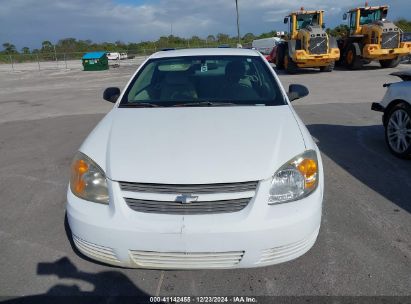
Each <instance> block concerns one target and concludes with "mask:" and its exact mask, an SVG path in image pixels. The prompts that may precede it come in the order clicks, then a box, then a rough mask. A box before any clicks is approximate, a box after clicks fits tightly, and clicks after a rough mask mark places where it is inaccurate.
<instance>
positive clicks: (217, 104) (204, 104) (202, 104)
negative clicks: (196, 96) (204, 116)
mask: <svg viewBox="0 0 411 304" xmlns="http://www.w3.org/2000/svg"><path fill="white" fill-rule="evenodd" d="M250 105H252V106H254V104H247V105H246V104H240V103H233V102H213V101H198V102H187V103H179V104H176V105H174V106H173V107H197V106H199V107H224V106H229V107H230V106H250Z"/></svg>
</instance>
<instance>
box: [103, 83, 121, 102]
mask: <svg viewBox="0 0 411 304" xmlns="http://www.w3.org/2000/svg"><path fill="white" fill-rule="evenodd" d="M119 96H120V89H119V88H114V87H111V88H107V89H105V90H104V93H103V98H104V99H105V100H107V101H110V102H112V103H115V102H116V101H117V99H118V97H119Z"/></svg>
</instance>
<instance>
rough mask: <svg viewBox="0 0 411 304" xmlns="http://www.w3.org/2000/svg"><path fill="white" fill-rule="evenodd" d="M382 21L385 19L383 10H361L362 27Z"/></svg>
mask: <svg viewBox="0 0 411 304" xmlns="http://www.w3.org/2000/svg"><path fill="white" fill-rule="evenodd" d="M381 19H383V18H382V10H361V16H360V25H364V24H369V23H373V22H374V21H378V20H381Z"/></svg>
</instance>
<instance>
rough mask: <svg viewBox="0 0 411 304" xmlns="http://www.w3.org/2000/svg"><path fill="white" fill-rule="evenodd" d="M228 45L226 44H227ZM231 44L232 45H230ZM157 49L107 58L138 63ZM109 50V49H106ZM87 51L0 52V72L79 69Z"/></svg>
mask: <svg viewBox="0 0 411 304" xmlns="http://www.w3.org/2000/svg"><path fill="white" fill-rule="evenodd" d="M227 46H228V45H227ZM230 46H232V45H230ZM193 47H194V48H199V47H215V46H213V45H210V44H207V45H205V46H200V45H192V46H191V48H193ZM157 51H159V49H137V50H132V49H131V50H123V51H113V52H116V53H127V59H121V60H109V65H110V66H112V67H118V66H126V65H136V64H137V65H138V64H140V63H141V62H143V61H144V60H145V59H146V58H147V57H148V56H150V55H151V54H153V53H155V52H157ZM107 52H109V51H107ZM85 53H87V52H58V51H57V52H51V53H42V52H39V53H35V54H9V55H4V54H0V72H18V71H36V70H37V71H41V70H64V69H65V70H75V69H77V70H81V69H83V65H82V62H81V58H82V57H83V55H84V54H85Z"/></svg>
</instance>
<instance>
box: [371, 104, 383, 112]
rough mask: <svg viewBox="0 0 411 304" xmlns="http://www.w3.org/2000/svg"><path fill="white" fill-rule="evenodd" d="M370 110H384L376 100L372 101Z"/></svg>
mask: <svg viewBox="0 0 411 304" xmlns="http://www.w3.org/2000/svg"><path fill="white" fill-rule="evenodd" d="M371 110H373V111H377V112H384V111H385V108H384V107H383V106H382V105H381V104H380V103H378V102H373V103H372V104H371Z"/></svg>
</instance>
